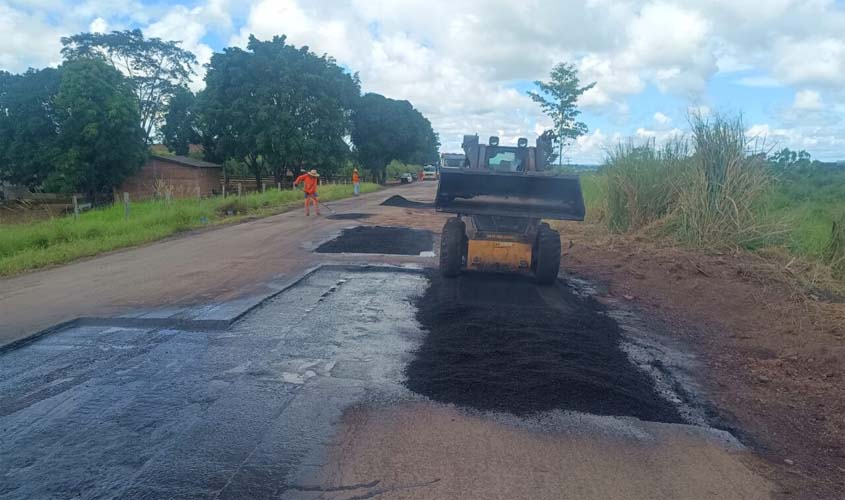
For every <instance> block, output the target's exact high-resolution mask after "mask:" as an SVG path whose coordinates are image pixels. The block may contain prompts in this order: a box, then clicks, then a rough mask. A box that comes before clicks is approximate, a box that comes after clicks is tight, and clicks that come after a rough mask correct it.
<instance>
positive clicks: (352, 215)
mask: <svg viewBox="0 0 845 500" xmlns="http://www.w3.org/2000/svg"><path fill="white" fill-rule="evenodd" d="M371 215H372V214H359V213H349V214H332V215H329V216H328V217H326V218H327V219H331V220H355V219H366V218H368V217H370V216H371Z"/></svg>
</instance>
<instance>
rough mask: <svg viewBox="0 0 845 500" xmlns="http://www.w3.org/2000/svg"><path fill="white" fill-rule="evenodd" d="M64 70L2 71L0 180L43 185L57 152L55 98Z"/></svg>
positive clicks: (51, 168)
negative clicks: (13, 72)
mask: <svg viewBox="0 0 845 500" xmlns="http://www.w3.org/2000/svg"><path fill="white" fill-rule="evenodd" d="M60 81H61V71H60V70H58V69H55V68H46V69H42V70H35V69H30V70H29V71H27V72H26V73H24V74H22V75H12V74H10V73H6V72H0V180H2V181H7V182H10V183H12V184H17V185H21V186H26V187H29V188H41V187H42V185H43V183H44V182H45V181H46V180H47V178H48V177H49V176H50V174H51V172H52V171H53V166H54V161H55V158H56V155H57V145H56V135H57V124H56V120H55V106H54V99H55V96H56V94H57V93H58V90H59V84H60Z"/></svg>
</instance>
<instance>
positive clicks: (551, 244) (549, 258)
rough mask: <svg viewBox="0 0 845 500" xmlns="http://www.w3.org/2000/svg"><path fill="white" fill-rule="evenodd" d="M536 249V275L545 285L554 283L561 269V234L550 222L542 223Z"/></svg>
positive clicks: (538, 232)
mask: <svg viewBox="0 0 845 500" xmlns="http://www.w3.org/2000/svg"><path fill="white" fill-rule="evenodd" d="M535 251H536V252H537V260H536V261H535V262H536V264H535V267H534V277H535V278H536V279H537V281H538V282H539V283H542V284H544V285H550V284H552V283H554V282H555V281H556V280H557V273H558V272H559V271H560V234H558V232H557V231H555V230H554V229H552V228H551V227H549V225H548V224H546V223H543V224H540V227H539V230H538V231H537V245H536V246H535Z"/></svg>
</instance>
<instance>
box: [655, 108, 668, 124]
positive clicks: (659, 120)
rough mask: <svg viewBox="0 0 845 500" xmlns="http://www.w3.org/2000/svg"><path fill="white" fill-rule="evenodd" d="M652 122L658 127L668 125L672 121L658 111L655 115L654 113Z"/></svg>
mask: <svg viewBox="0 0 845 500" xmlns="http://www.w3.org/2000/svg"><path fill="white" fill-rule="evenodd" d="M654 121H656V122H657V123H659V124H660V125H666V124H668V123H670V122H671V121H672V119H671V118H669V117H668V116H666V115H664V114H663V113H661V112H660V111H658V112H657V113H654Z"/></svg>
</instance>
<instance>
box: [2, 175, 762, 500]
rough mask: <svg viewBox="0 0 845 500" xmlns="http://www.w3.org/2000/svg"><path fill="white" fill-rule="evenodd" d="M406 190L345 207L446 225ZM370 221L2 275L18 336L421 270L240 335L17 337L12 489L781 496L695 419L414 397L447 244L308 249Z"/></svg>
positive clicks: (148, 329) (256, 226) (260, 323)
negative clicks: (395, 250) (404, 205)
mask: <svg viewBox="0 0 845 500" xmlns="http://www.w3.org/2000/svg"><path fill="white" fill-rule="evenodd" d="M401 189H402V191H399V192H401V193H402V194H403V195H405V196H407V197H409V198H417V199H421V200H423V199H426V198H428V199H430V198H431V196H432V194H433V184H424V185H415V186H411V187H407V188H401ZM392 194H395V192H389V193H386V192H382V193H379V194H375V195H369V196H366V197H362V198H361V199H356V200H349V201H344V202H342V203H337V204H336V205H335V206H336V207H337V209H338V211H341V212H355V213H370V214H373V215H372V217H369V218H366V219H362V222H363V223H365V224H376V223H377V224H393V225H401V224H404V225H407V226H423V227H425V226H428V227H429V228H431V227H437V226H438V225H439V222H438V217H439V216H436V215H434V214H430V213H429V214H426V213H425V212H422V211H409V210H406V209H398V208H390V209H388V208H387V207H380V206H379V205H378V203H379V202H380V201H381V200H382V199H384V198H385V197H387V196H389V195H392ZM357 224H358V223H357V222H355V221H348V220H347V221H330V220H324V219H320V220H319V222H317V223H314V220H307V219H305V218H304V217H303V216H301V215H300V214H299V213H290V214H283V215H279V216H275V217H271V218H268V219H263V220H258V221H254V222H248V223H244V224H239V225H235V226H230V227H225V228H221V229H217V230H213V231H207V232H202V233H199V234H196V235H190V236H185V237H181V238H177V239H173V240H169V241H166V242H161V243H157V244H153V245H149V246H146V247H143V248H138V249H134V250H128V251H124V252H118V253H115V254H111V255H107V256H103V257H99V258H95V259H91V260H88V261H85V262H80V263H76V264H71V265H68V266H64V267H59V268H55V269H50V270H47V271H42V272H39V273H34V274H31V275H26V276H22V277H19V278H14V279H11V280H5V281H3V282H0V290H2V292H0V293H2V300H0V307H2V312H3V317H4V320H5V319H6V317H7V316H6V315H7V314H9V316H8V317H9V318H11V320H12V321H11V322H10V324H12V325H14V327H13V328H9V326H8V325H5V326H4V332H6V333H5V335H6V337H5V338H7V339H12V338H19V337H21V336H23V335H26V334H27V333H29V332H34V331H36V330H38V329H40V328H43V327H45V326H50V325H51V324H53V323H55V322H59V321H64V320H67V319H72V318H74V317H79V316H108V315H114V314H121V315H125V316H126V317H132V316H131V314H132V312H133V311H137V310H142V311H145V312H146V315H147V316H141V319H143V318H144V317H150V315H151V314H152V313H150V312H149V311H159V312H161V311H171V310H173V309H172V308H174V307H175V308H177V309H178V308H179V307H183V306H188V307H193V308H195V309H193V310H197V311H205V312H204V313H198V314H200V316H201V315H202V314H213V313H214V311H216V310H217V309H214V308H213V307H212V308H207V309H203V308H202V304H204V303H214V304H221V303H226V302H227V301H231V303H237V301H238V298H240V297H245V296H247V297H248V296H252V295H254V294H255V293H258V292H260V291H261V290H265V291H266V289H270V288H272V287H273V283H274V282H279V280H280V276H281V277H282V278H281V279H282V281H284V280H285V279H286V278H293V277H294V276H297V275H299V274H300V273H302V272H303V271H304V270H306V269H308V268H310V267H313V266H314V265H315V264H317V263H319V262H335V263H344V264H351V263H362V262H369V263H385V264H394V265H406V266H411V267H408V268H406V269H402V268H395V267H393V268H370V269H362V268H358V267H344V266H334V267H324V268H322V269H320V270H317V271H315V272H312V273H310V274H309V275H307V276H306V277H305V278H304V279H302V280H300V281H289V282H286V283H287V285H286V286H288V288H286V289H285V290H284V291H282V292H281V293H279V294H277V295H275V296H273V297H272V298H270V299H269V300H268V301H267V302H265V303H263V304H262V305H260V306H258V307H256V308H254V309H253V310H251V312H249V313H248V314H247V315H246V316H244V317H243V318H242V319H241V320H239V321H238V322H236V323H235V324H234V325H233V326H232V327H231V328H229V329H210V330H203V329H192V330H186V329H181V328H179V326H178V325H177V324H174V325H173V326H172V327H168V326H160V325H159V326H143V324H144V323H143V321H141V322H140V323H138V324H137V325H135V326H120V325H117V326H114V325H113V326H74V327H71V328H67V329H64V330H61V331H58V332H55V333H52V334H49V335H44V336H42V337H39V338H38V339H37V340H35V341H33V342H29V343H26V344H24V345H21V346H19V347H15V348H9V349H6V350H5V351H0V429H2V431H3V439H2V440H0V499H23V498H79V499H87V498H92V499H93V498H127V499H128V498H132V499H136V498H150V499H152V498H209V499H214V498H290V499H312V498H314V499H316V498H324V499H347V500H351V499H353V498H355V499H362V498H378V499H415V498H420V499H428V498H445V499H452V498H454V499H468V498H469V499H472V498H478V499H513V498H530V499H544V498H549V499H559V498H573V499H607V498H619V499H630V498H666V499H669V498H673V499H674V498H691V499H692V498H696V499H697V498H724V499H757V498H769V496H770V492H771V491H772V485H770V484H769V483H768V482H767V481H766V480H764V479H762V478H761V477H760V476H758V475H757V474H756V473H755V472H754V470H755V468H754V464H755V458H754V456H753V455H752V454H751V453H750V452H749V451H747V450H745V449H744V448H743V447H742V446H741V445H740V444H739V443H738V442H737V441H736V439H734V438H733V437H732V436H730V435H729V434H728V433H726V432H724V431H720V430H715V429H711V428H709V427H708V426H707V425H706V424H702V423H700V422H699V423H698V424H696V425H691V424H678V423H661V422H655V421H645V420H640V419H637V418H633V417H630V416H626V415H624V414H623V415H607V414H590V413H579V412H572V411H564V410H562V409H553V410H550V411H543V412H539V413H533V414H530V415H522V416H517V415H515V414H512V413H509V412H500V411H482V410H477V409H473V408H467V407H463V406H456V405H451V404H444V403H438V402H436V401H432V400H429V399H428V398H426V397H425V396H423V395H421V394H417V393H414V392H412V391H411V390H409V389H408V388H407V386H406V385H405V383H404V382H405V376H406V375H405V373H406V368H407V367H408V365H409V363H411V362H412V361H413V360H415V359H416V357H417V356H418V352H417V351H418V349H420V347H421V346H422V345H423V343H424V342H425V341H426V339H428V338H429V337H428V335H429V333H428V332H427V331H425V330H424V329H423V328H422V325H421V324H420V323H419V322H418V319H417V316H416V311H417V309H416V307H415V305H414V304H415V303H416V301H417V300H420V298H421V297H423V296H424V293H425V291H426V290H427V288H428V287H429V286H430V285H429V279H428V278H427V276H426V274H424V272H423V270H422V269H421V267H430V266H433V265H434V263H435V260H434V259H433V258H431V257H419V256H390V257H388V256H383V255H369V256H364V255H328V254H322V255H316V254H313V253H312V252H311V249H313V248H315V247H316V245H317V244H318V243H320V242H322V241H324V240H325V239H327V238H330V237H332V236H333V235H335V234H336V233H337V232H338V231H339V230H340V229H341V228H343V227H347V226H354V225H357ZM208 275H210V276H208ZM86 283H87V286H82V285H83V284H86ZM525 286H528V285H525ZM559 286H560V287H564V285H559ZM76 287H81V289H80V290H78V293H76V292H75V290H76ZM532 293H534V292H532ZM562 293H563V292H562ZM566 293H570V294H571V292H566ZM536 294H537V296H539V297H545V299H544V300H554V299H553V298H551V299H549V298H548V297H550V296H551V295H550V294H549V293H548V291H547V290H537V291H536ZM458 299H460V297H458ZM473 299H477V297H473ZM496 300H503V301H510V299H509V298H508V297H499V298H497V299H496ZM572 300H573V302H572V303H570V304H568V305H567V306H566V309H567V310H571V312H572V314H573V315H575V316H577V315H578V314H579V311H578V310H577V309H578V302H577V301H576V300H575V299H572ZM579 300H580V299H579ZM584 300H585V301H587V300H589V299H588V298H587V299H584ZM48 301H54V302H55V303H49V305H48V303H47V302H48ZM585 303H586V302H585ZM502 305H503V306H504V305H505V302H503V303H502ZM553 305H554V304H552V306H553ZM467 307H471V305H468V306H467ZM153 315H154V314H153ZM575 316H574V317H575ZM136 317H137V316H136ZM162 317H164V314H163V315H162ZM577 317H579V318H580V317H581V316H577ZM455 321H462V318H461V317H456V318H455ZM4 323H5V321H4ZM9 332H11V333H9ZM482 334H483V332H482ZM480 341H482V342H483V338H480ZM490 354H491V356H494V355H495V356H498V357H499V358H498V359H499V360H500V361H501V360H504V361H505V362H506V361H507V359H508V356H510V355H514V358H513V359H514V362H517V360H520V361H519V362H521V359H522V358H519V356H517V354H519V353H509V352H499V351H493V350H491V352H490ZM573 354H574V355H576V356H577V354H578V353H577V352H576V353H573ZM503 356H504V357H503ZM502 357H503V358H502ZM526 369H530V366H527V367H526ZM575 375H576V376H577V374H575ZM589 375H590V374H588V373H586V372H585V373H584V376H589ZM663 382H665V380H664V381H663ZM467 390H473V387H472V386H470V387H468V388H467Z"/></svg>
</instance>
